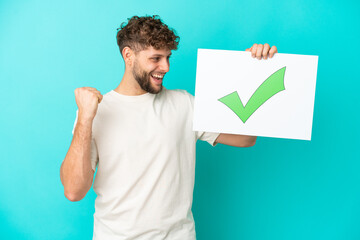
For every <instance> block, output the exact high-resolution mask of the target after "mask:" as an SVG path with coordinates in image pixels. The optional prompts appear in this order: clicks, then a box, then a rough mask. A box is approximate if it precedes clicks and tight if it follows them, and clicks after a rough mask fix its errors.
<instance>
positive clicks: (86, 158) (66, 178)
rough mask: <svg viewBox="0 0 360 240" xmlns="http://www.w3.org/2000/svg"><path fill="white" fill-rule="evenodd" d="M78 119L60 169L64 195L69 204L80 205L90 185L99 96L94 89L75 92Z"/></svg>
mask: <svg viewBox="0 0 360 240" xmlns="http://www.w3.org/2000/svg"><path fill="white" fill-rule="evenodd" d="M75 99H76V104H77V106H78V108H79V111H78V119H77V123H76V126H75V130H74V135H73V139H72V141H71V145H70V148H69V150H68V152H67V154H66V156H65V159H64V161H63V163H62V164H61V168H60V179H61V182H62V184H63V186H64V194H65V196H66V198H67V199H69V200H70V201H80V200H81V199H83V198H84V197H85V195H86V193H87V192H88V191H89V189H90V188H91V185H92V181H93V177H94V170H93V169H92V168H91V161H90V151H91V134H92V123H93V119H94V117H95V115H96V112H97V108H98V104H99V103H100V102H101V100H102V95H101V94H100V92H99V91H97V90H96V89H95V88H90V87H83V88H77V89H76V90H75Z"/></svg>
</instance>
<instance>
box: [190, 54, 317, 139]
mask: <svg viewBox="0 0 360 240" xmlns="http://www.w3.org/2000/svg"><path fill="white" fill-rule="evenodd" d="M317 64H318V56H309V55H295V54H281V53H276V54H275V55H274V57H273V58H270V59H267V60H264V59H261V60H258V59H256V58H252V57H251V53H250V52H243V51H228V50H210V49H198V58H197V70H196V89H195V106H194V124H193V130H194V131H206V132H219V133H231V134H243V135H252V136H265V137H278V138H292V139H303V140H311V130H312V121H313V110H314V99H315V85H316V74H317Z"/></svg>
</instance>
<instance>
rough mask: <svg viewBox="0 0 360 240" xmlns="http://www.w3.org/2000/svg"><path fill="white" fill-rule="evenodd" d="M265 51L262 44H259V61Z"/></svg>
mask: <svg viewBox="0 0 360 240" xmlns="http://www.w3.org/2000/svg"><path fill="white" fill-rule="evenodd" d="M263 49H264V46H263V45H262V44H259V45H258V47H257V49H256V58H257V59H259V60H260V59H261V56H262V52H263Z"/></svg>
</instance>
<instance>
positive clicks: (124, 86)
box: [114, 69, 147, 96]
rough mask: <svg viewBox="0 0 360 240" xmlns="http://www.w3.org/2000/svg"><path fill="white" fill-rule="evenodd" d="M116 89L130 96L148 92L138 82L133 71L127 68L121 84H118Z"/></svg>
mask: <svg viewBox="0 0 360 240" xmlns="http://www.w3.org/2000/svg"><path fill="white" fill-rule="evenodd" d="M114 91H115V92H117V93H120V94H122V95H128V96H137V95H142V94H145V93H147V92H146V91H144V90H143V89H142V88H141V87H140V85H139V84H138V82H137V81H136V80H135V79H134V77H133V75H132V73H130V72H129V71H127V70H126V69H125V73H124V76H123V77H122V79H121V82H120V84H119V86H117V88H115V89H114Z"/></svg>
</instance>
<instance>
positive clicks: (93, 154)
mask: <svg viewBox="0 0 360 240" xmlns="http://www.w3.org/2000/svg"><path fill="white" fill-rule="evenodd" d="M78 112H79V110H77V111H76V118H75V122H74V126H73V130H72V134H73V135H74V131H75V127H76V123H77V119H78ZM90 161H91V168H92V169H93V170H94V172H95V170H96V166H97V164H98V162H99V154H98V151H97V146H96V143H95V139H94V138H93V136H91V146H90Z"/></svg>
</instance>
